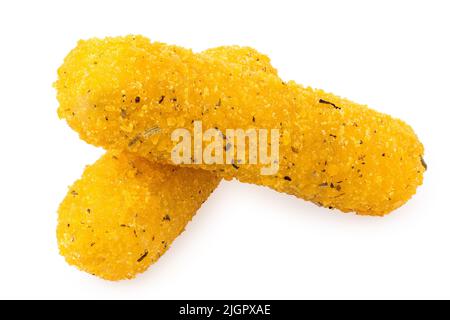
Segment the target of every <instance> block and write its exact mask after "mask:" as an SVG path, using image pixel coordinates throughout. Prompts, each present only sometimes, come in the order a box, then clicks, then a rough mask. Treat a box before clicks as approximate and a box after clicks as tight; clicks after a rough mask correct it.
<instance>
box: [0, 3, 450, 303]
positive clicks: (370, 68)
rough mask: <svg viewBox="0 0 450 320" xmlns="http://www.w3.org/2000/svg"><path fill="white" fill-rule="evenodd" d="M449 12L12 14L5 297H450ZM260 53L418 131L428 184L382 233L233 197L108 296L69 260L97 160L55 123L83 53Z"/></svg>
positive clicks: (256, 9) (4, 168)
mask: <svg viewBox="0 0 450 320" xmlns="http://www.w3.org/2000/svg"><path fill="white" fill-rule="evenodd" d="M449 16H450V6H449V2H448V1H430V0H428V1H317V0H316V1H307V2H306V1H280V0H277V1H273V2H265V1H261V0H259V1H255V2H253V1H242V0H241V1H229V0H228V1H221V2H219V1H178V2H175V1H158V2H156V1H155V2H152V1H131V0H127V1H111V0H110V1H104V2H103V1H72V2H69V1H53V2H52V1H2V2H1V4H0V35H1V39H0V40H1V42H0V88H1V89H0V90H1V91H0V92H1V98H0V108H1V109H0V110H1V113H0V139H1V140H0V141H1V157H0V170H1V175H0V215H1V216H0V298H148V299H166V298H186V299H188V298H190V299H197V298H204V299H208V298H209V299H215V298H225V299H226V298H235V299H239V298H254V299H258V298H267V299H270V298H273V299H278V298H288V299H290V298H293V299H300V298H308V299H314V298H325V299H328V298H344V299H346V298H357V299H358V298H360V299H365V298H388V299H390V298H450V274H449V272H450V255H449V245H450V209H449V208H450V204H449V199H450V195H449V186H450V175H449V163H448V160H449V157H448V156H449V151H448V148H449V138H450V135H449V132H450V125H449V119H448V116H449V108H450V63H449V57H450V36H449V32H450V19H449ZM129 33H135V34H143V35H145V36H147V37H149V38H151V39H152V40H158V41H163V42H167V43H171V44H178V45H182V46H186V47H191V48H193V49H194V50H197V51H200V50H203V49H206V48H208V47H214V46H218V45H231V44H239V45H249V46H253V47H255V48H256V49H258V50H259V51H261V52H264V53H266V54H268V55H269V56H270V57H271V58H272V63H273V65H274V66H276V67H277V68H278V70H279V73H280V76H281V77H282V78H284V79H286V80H290V79H294V80H296V81H297V82H298V83H302V84H306V85H311V86H313V87H318V88H323V89H326V90H327V91H331V92H334V93H336V94H339V95H341V96H344V97H348V98H350V99H352V100H354V101H357V102H360V103H365V104H368V105H369V106H371V107H373V108H375V109H378V110H380V111H383V112H386V113H389V114H392V115H394V116H396V117H400V118H402V119H404V120H406V121H407V122H408V123H409V124H411V125H412V126H413V127H414V128H415V130H416V132H417V134H418V135H419V137H420V138H421V140H422V142H423V143H424V145H425V147H426V155H425V158H426V160H427V162H428V165H429V170H428V172H427V173H426V176H425V183H424V185H423V186H422V187H420V188H419V190H418V194H417V195H416V196H415V197H414V198H413V199H412V200H411V201H410V202H408V204H407V205H405V206H404V207H402V208H401V209H399V210H397V211H396V212H394V213H393V214H391V215H389V216H387V217H385V218H370V217H358V216H355V215H352V214H342V213H339V212H337V211H328V210H325V209H321V208H318V207H316V206H314V205H312V204H310V203H307V202H304V201H302V200H300V199H296V198H294V197H292V196H288V195H283V194H278V193H276V192H274V191H271V190H269V189H267V188H263V187H257V186H253V185H244V184H239V183H237V182H223V183H222V184H221V185H220V187H219V188H218V189H217V190H216V191H215V193H214V194H213V196H212V197H211V198H210V199H209V201H208V202H207V203H206V204H205V205H204V206H203V207H202V209H201V210H200V211H199V213H198V215H197V216H196V217H195V219H194V221H193V222H192V223H191V224H190V225H189V226H188V228H187V232H185V233H184V234H183V235H182V236H181V237H180V238H178V239H177V240H176V241H175V243H174V245H173V246H172V248H171V249H170V250H169V251H168V252H167V254H166V255H164V256H163V257H162V259H161V260H160V261H159V262H158V263H157V264H155V265H154V266H152V267H151V268H150V269H149V270H148V271H147V272H146V273H145V274H143V275H141V276H139V277H138V278H137V279H136V280H133V281H125V282H119V283H111V282H106V281H102V280H100V279H97V278H94V277H92V276H90V275H87V274H85V273H82V272H79V271H78V270H76V269H75V268H73V267H69V266H68V265H67V264H66V263H65V261H64V259H63V258H62V257H61V256H59V254H58V250H57V243H56V237H55V227H56V218H57V215H56V210H57V208H58V205H59V202H60V201H61V200H62V198H63V197H64V195H65V193H66V191H67V186H68V185H70V184H71V183H72V182H73V181H74V180H75V179H77V178H78V177H79V176H80V175H81V173H82V171H83V168H84V166H85V165H86V164H89V163H93V162H94V161H95V160H96V159H97V158H98V157H99V156H100V155H101V154H102V150H99V149H96V148H94V147H92V146H89V145H87V144H85V143H84V142H82V141H81V140H79V139H78V136H77V134H76V133H74V132H73V131H72V130H70V129H69V127H68V126H67V125H66V124H65V123H64V122H63V121H60V120H58V117H57V115H56V109H57V106H58V104H57V101H56V99H55V91H54V89H53V88H52V82H53V81H54V80H55V79H56V70H57V68H58V66H59V65H60V64H61V63H62V60H63V58H64V56H65V55H66V54H67V53H68V51H69V50H70V49H72V48H73V47H74V46H75V45H76V41H77V40H78V39H86V38H89V37H94V36H95V37H103V36H107V35H108V36H113V35H126V34H129Z"/></svg>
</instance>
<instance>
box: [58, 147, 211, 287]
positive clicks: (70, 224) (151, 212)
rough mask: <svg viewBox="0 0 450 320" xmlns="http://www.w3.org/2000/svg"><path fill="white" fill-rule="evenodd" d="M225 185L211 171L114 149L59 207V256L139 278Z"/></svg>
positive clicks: (117, 276)
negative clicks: (161, 161)
mask: <svg viewBox="0 0 450 320" xmlns="http://www.w3.org/2000/svg"><path fill="white" fill-rule="evenodd" d="M219 180H220V179H219V178H218V177H217V176H216V175H215V174H214V173H211V172H207V171H203V170H195V169H188V168H181V167H173V166H168V165H159V164H153V163H150V162H148V161H147V160H145V159H142V158H140V157H138V156H135V155H132V154H128V153H112V152H108V153H106V154H105V155H104V156H103V157H102V158H101V159H100V160H98V161H97V162H96V163H95V164H93V165H91V166H88V167H87V168H86V170H85V172H84V173H83V176H82V178H81V179H80V180H78V181H77V182H75V183H74V185H73V186H71V187H70V189H69V192H68V193H67V196H66V198H65V199H64V201H63V202H62V203H61V206H60V208H59V211H58V213H59V219H58V227H57V238H58V244H59V249H60V252H61V254H62V255H63V256H64V257H65V259H66V261H67V262H68V263H69V264H71V265H74V266H76V267H77V268H79V269H81V270H83V271H86V272H88V273H91V274H93V275H96V276H98V277H100V278H103V279H107V280H121V279H131V278H134V277H135V276H136V275H137V274H138V273H141V272H143V271H145V270H146V269H147V268H148V267H149V266H150V265H151V264H153V263H155V262H156V261H157V260H158V259H159V258H160V257H161V255H163V254H164V252H166V250H167V249H168V248H169V246H170V245H171V243H172V242H173V240H175V238H176V237H177V236H178V235H179V234H180V233H181V232H182V231H183V230H184V228H185V227H186V225H187V223H188V222H189V221H190V220H191V219H192V217H193V216H194V214H195V213H196V211H197V210H198V209H199V208H200V206H201V205H202V204H203V202H205V201H206V199H207V198H208V197H209V195H210V194H211V192H212V191H213V190H214V189H215V188H216V186H217V185H218V183H219Z"/></svg>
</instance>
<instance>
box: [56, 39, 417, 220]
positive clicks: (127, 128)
mask: <svg viewBox="0 0 450 320" xmlns="http://www.w3.org/2000/svg"><path fill="white" fill-rule="evenodd" d="M217 50H219V51H220V50H223V51H227V49H226V47H225V48H223V49H217ZM207 52H208V51H206V53H205V52H204V53H199V54H195V53H193V52H192V51H191V50H187V49H184V48H181V47H177V46H171V45H166V44H163V43H157V42H150V41H149V40H148V39H146V38H145V37H142V36H127V37H117V38H106V39H91V40H88V41H80V42H79V43H78V46H77V47H76V48H75V49H74V50H73V51H72V52H71V53H70V54H69V55H68V56H67V57H66V59H65V61H64V64H63V65H62V66H61V67H60V69H59V71H58V74H59V79H58V81H57V82H56V84H55V86H56V88H57V91H58V100H59V103H60V107H59V110H58V112H59V116H60V117H61V118H64V119H66V121H67V122H68V124H69V125H70V126H71V127H72V128H73V129H74V130H76V131H77V132H79V134H80V137H81V138H82V139H84V140H85V141H87V142H89V143H91V144H94V145H97V146H102V147H104V148H106V149H117V150H129V151H131V152H133V153H136V154H138V155H141V156H143V157H145V158H146V159H149V160H152V161H156V162H162V163H171V151H172V149H173V146H174V142H173V141H172V140H171V133H172V132H173V130H174V129H176V128H187V129H192V123H193V121H195V120H201V121H202V124H203V128H205V129H207V128H217V129H218V130H220V131H221V132H225V130H226V129H235V128H240V129H244V130H246V129H250V128H258V129H260V128H266V129H279V130H280V132H281V138H280V162H279V166H280V168H279V171H278V173H277V174H276V175H272V176H264V175H261V174H260V169H261V167H262V166H263V165H251V164H242V165H236V164H234V165H226V164H225V165H224V164H217V165H209V164H208V165H207V164H202V165H197V164H195V165H193V166H195V167H200V168H202V169H206V170H212V171H217V172H219V173H220V175H221V176H223V177H225V178H227V179H231V178H233V177H235V178H237V179H239V180H240V181H243V182H249V183H255V184H259V185H265V186H268V187H270V188H273V189H275V190H278V191H281V192H285V193H288V194H292V195H295V196H297V197H300V198H303V199H306V200H310V201H313V202H315V203H317V204H319V205H322V206H325V207H330V208H338V209H340V210H342V211H344V212H348V211H355V212H357V213H358V214H368V215H384V214H387V213H389V212H391V211H392V210H394V209H396V208H398V207H399V206H401V205H402V204H404V203H405V202H406V201H407V200H408V199H409V198H410V197H411V196H412V195H413V194H414V193H415V192H416V188H417V187H418V186H419V185H420V184H421V183H422V179H423V172H424V171H425V165H424V162H423V159H422V155H423V152H424V151H423V146H422V144H421V143H420V141H419V140H418V138H417V136H416V135H415V133H414V131H413V130H412V129H411V127H410V126H408V125H407V124H405V123H404V122H402V121H401V120H398V119H394V118H392V117H390V116H388V115H385V114H382V113H379V112H376V111H374V110H372V109H369V108H367V107H366V106H363V105H359V104H356V103H353V102H351V101H349V100H347V99H343V98H340V97H338V96H335V95H332V94H330V93H326V92H324V91H322V90H316V89H312V88H305V87H302V86H300V85H298V84H296V83H295V82H293V81H290V82H287V83H286V82H283V81H282V80H281V79H280V78H279V77H278V76H277V74H276V70H274V71H270V70H268V68H267V65H269V66H270V63H269V62H268V59H267V60H264V59H263V62H262V63H263V65H262V66H261V67H262V68H243V67H242V63H241V62H243V63H244V61H246V60H245V59H241V60H239V59H238V60H239V61H233V58H232V57H233V54H231V55H230V57H231V58H230V59H228V58H227V57H225V56H224V57H223V58H222V57H221V56H220V55H217V54H216V55H215V54H208V53H207ZM234 56H235V57H238V56H239V54H238V53H236V54H235V55H234ZM247 60H251V58H249V59H247ZM255 61H257V59H256V60H255ZM257 62H259V61H257ZM264 65H266V68H264ZM266 71H267V72H266ZM152 128H158V133H157V134H153V133H152V134H148V133H149V132H153V131H151V129H152ZM149 130H150V131H149Z"/></svg>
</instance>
